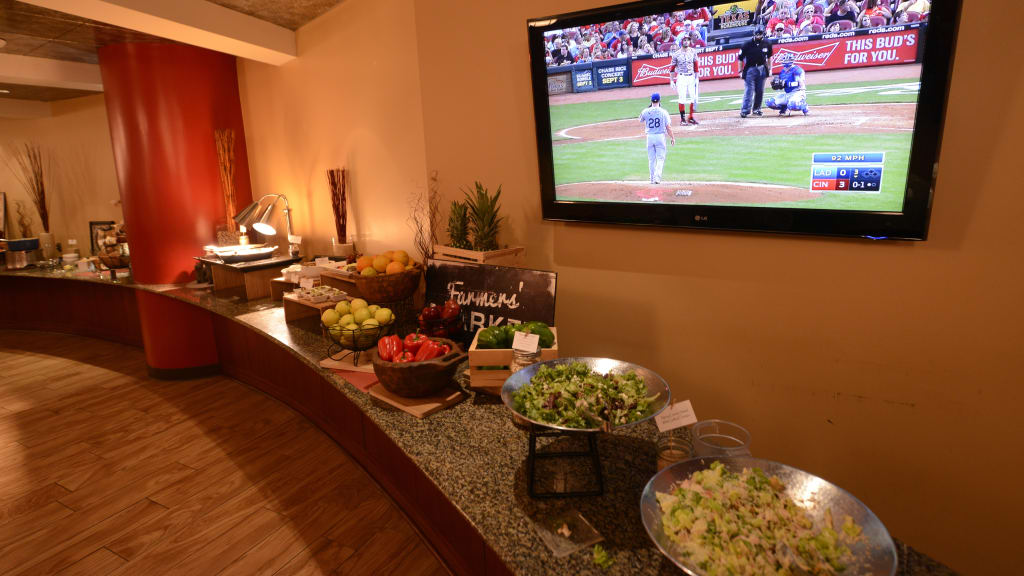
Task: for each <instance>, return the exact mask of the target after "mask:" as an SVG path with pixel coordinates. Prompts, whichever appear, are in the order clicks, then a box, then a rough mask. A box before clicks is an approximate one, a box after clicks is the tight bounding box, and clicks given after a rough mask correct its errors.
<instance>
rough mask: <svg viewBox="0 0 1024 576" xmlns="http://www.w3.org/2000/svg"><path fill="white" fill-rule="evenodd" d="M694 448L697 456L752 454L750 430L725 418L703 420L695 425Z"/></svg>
mask: <svg viewBox="0 0 1024 576" xmlns="http://www.w3.org/2000/svg"><path fill="white" fill-rule="evenodd" d="M692 434H693V450H694V452H695V453H696V454H697V456H701V457H712V458H713V457H716V456H750V432H747V429H746V428H744V427H743V426H740V425H739V424H733V423H732V422H726V421H725V420H702V421H700V422H697V423H696V424H694V425H693V432H692Z"/></svg>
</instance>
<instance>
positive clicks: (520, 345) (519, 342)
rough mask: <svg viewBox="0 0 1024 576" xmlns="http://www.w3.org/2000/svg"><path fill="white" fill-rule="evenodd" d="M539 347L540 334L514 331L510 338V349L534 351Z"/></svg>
mask: <svg viewBox="0 0 1024 576" xmlns="http://www.w3.org/2000/svg"><path fill="white" fill-rule="evenodd" d="M538 348H540V334H527V333H526V332H516V335H515V336H514V337H513V338H512V349H513V350H519V351H520V352H536V351H537V349H538Z"/></svg>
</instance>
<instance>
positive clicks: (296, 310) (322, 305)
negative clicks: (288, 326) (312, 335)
mask: <svg viewBox="0 0 1024 576" xmlns="http://www.w3.org/2000/svg"><path fill="white" fill-rule="evenodd" d="M282 301H283V303H284V321H285V322H288V323H292V322H295V321H297V320H301V319H303V318H316V321H317V322H318V323H319V322H320V316H322V315H323V313H324V312H325V311H326V310H327V309H328V308H334V307H335V306H337V305H338V303H337V302H331V301H329V300H325V301H324V302H310V301H309V300H301V299H299V298H297V297H295V296H294V295H292V294H285V295H284V296H283V297H282Z"/></svg>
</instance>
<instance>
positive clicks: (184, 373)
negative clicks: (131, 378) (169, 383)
mask: <svg viewBox="0 0 1024 576" xmlns="http://www.w3.org/2000/svg"><path fill="white" fill-rule="evenodd" d="M146 371H147V372H149V376H150V378H156V379H157V380H195V379H197V378H207V377H209V376H216V375H218V374H220V373H221V369H220V364H207V365H206V366H191V367H189V368H153V367H152V366H150V365H149V364H146Z"/></svg>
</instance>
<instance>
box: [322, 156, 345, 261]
mask: <svg viewBox="0 0 1024 576" xmlns="http://www.w3.org/2000/svg"><path fill="white" fill-rule="evenodd" d="M347 181H348V171H347V170H344V169H342V168H331V169H330V170H328V171H327V185H328V186H330V188H331V207H332V208H333V209H334V229H335V231H336V232H337V233H338V243H339V244H347V243H348V208H347V205H348V199H347V196H348V192H347V190H346V188H347Z"/></svg>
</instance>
